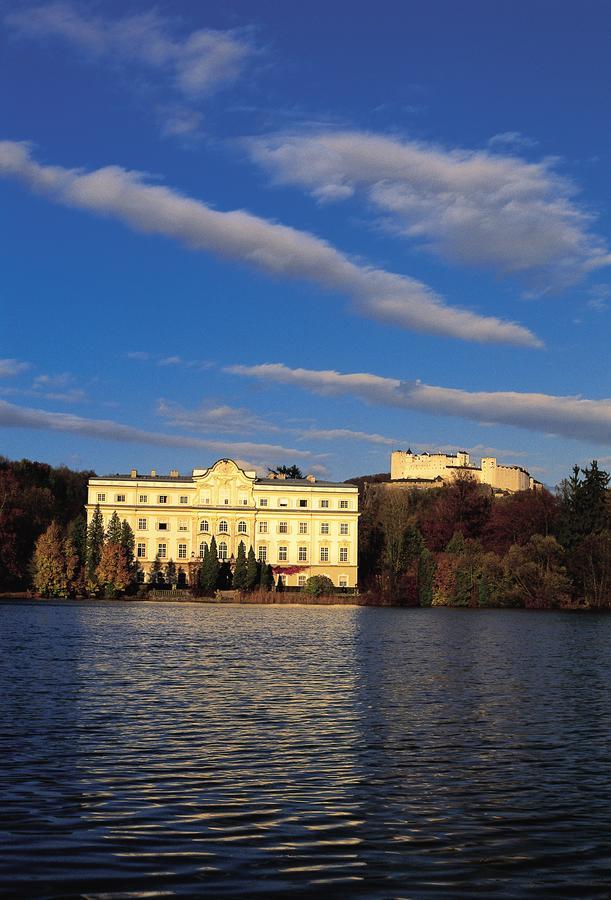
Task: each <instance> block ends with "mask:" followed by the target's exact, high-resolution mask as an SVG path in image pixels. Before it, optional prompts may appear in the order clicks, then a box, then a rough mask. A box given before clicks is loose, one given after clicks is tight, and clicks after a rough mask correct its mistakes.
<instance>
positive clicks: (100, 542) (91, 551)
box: [87, 506, 104, 590]
mask: <svg viewBox="0 0 611 900" xmlns="http://www.w3.org/2000/svg"><path fill="white" fill-rule="evenodd" d="M103 546H104V519H103V517H102V513H101V512H100V507H99V506H96V508H95V510H94V512H93V515H92V517H91V521H90V523H89V527H88V528H87V581H88V583H89V586H90V588H91V589H93V590H95V584H96V576H95V572H96V569H97V567H98V565H99V563H100V559H101V557H102V547H103Z"/></svg>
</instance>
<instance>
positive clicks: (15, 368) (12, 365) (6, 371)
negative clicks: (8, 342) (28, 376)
mask: <svg viewBox="0 0 611 900" xmlns="http://www.w3.org/2000/svg"><path fill="white" fill-rule="evenodd" d="M29 368H30V364H29V363H27V362H21V360H19V359H8V358H7V359H0V378H13V377H14V376H15V375H20V374H21V373H22V372H27V370H28V369H29Z"/></svg>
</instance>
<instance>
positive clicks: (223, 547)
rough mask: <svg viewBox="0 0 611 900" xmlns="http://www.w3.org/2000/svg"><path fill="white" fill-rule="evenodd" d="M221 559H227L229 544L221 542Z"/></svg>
mask: <svg viewBox="0 0 611 900" xmlns="http://www.w3.org/2000/svg"><path fill="white" fill-rule="evenodd" d="M219 559H227V544H226V543H225V541H221V543H220V544H219Z"/></svg>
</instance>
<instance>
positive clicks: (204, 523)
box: [199, 519, 210, 531]
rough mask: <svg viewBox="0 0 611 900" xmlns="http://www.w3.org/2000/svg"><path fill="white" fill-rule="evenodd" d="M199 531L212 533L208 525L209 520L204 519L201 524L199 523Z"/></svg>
mask: <svg viewBox="0 0 611 900" xmlns="http://www.w3.org/2000/svg"><path fill="white" fill-rule="evenodd" d="M199 530H200V531H210V527H209V525H208V520H207V519H202V520H201V522H200V523H199Z"/></svg>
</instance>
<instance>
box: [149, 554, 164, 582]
mask: <svg viewBox="0 0 611 900" xmlns="http://www.w3.org/2000/svg"><path fill="white" fill-rule="evenodd" d="M149 578H150V582H151V584H163V566H162V565H161V560H160V559H159V554H157V556H156V557H155V559H154V560H153V563H152V565H151V571H150V572H149Z"/></svg>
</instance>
